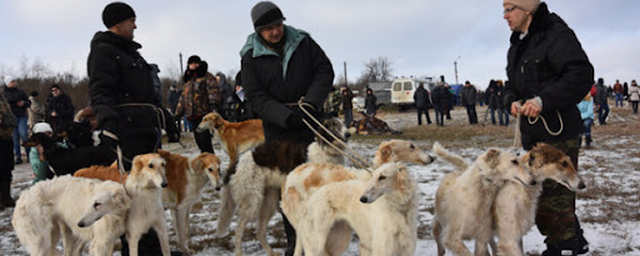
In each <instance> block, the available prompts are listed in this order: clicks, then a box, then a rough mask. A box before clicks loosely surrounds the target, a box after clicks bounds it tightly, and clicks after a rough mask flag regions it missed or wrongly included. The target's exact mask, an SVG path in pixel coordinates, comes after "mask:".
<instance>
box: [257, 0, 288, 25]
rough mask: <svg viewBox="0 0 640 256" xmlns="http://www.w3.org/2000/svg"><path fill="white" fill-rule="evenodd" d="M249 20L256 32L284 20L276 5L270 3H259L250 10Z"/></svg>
mask: <svg viewBox="0 0 640 256" xmlns="http://www.w3.org/2000/svg"><path fill="white" fill-rule="evenodd" d="M251 20H252V21H253V28H254V29H255V30H256V32H260V30H262V29H264V28H267V27H269V26H273V25H275V24H278V23H279V22H282V21H284V20H286V18H285V17H284V16H282V11H280V8H278V6H277V5H275V4H274V3H272V2H270V1H264V2H259V3H257V4H256V5H255V6H253V8H252V9H251Z"/></svg>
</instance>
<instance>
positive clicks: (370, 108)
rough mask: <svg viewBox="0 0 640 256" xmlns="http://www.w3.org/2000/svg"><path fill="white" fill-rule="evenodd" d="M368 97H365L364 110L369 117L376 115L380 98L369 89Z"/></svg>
mask: <svg viewBox="0 0 640 256" xmlns="http://www.w3.org/2000/svg"><path fill="white" fill-rule="evenodd" d="M366 92H367V95H366V96H365V97H364V110H365V114H367V115H368V116H375V115H376V107H377V106H376V104H378V103H377V102H378V98H376V95H374V94H373V91H372V90H371V88H367V91H366Z"/></svg>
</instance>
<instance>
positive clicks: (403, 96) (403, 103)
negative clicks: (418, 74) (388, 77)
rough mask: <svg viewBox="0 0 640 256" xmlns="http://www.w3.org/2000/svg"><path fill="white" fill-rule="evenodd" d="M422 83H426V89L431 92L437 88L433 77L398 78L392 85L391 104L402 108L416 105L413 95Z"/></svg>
mask: <svg viewBox="0 0 640 256" xmlns="http://www.w3.org/2000/svg"><path fill="white" fill-rule="evenodd" d="M420 83H424V86H425V87H424V88H425V89H426V90H427V91H429V92H431V90H432V89H433V88H434V87H435V86H436V82H435V81H433V79H432V78H431V77H426V78H413V77H410V78H404V77H403V78H397V79H395V80H393V82H392V83H391V103H392V104H394V105H398V106H400V107H407V106H410V105H413V104H414V101H413V93H414V92H415V91H416V89H417V88H418V86H419V85H420Z"/></svg>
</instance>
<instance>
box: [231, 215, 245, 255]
mask: <svg viewBox="0 0 640 256" xmlns="http://www.w3.org/2000/svg"><path fill="white" fill-rule="evenodd" d="M239 213H240V216H239V218H238V224H237V226H236V235H235V241H234V244H235V246H236V256H242V255H243V253H242V237H243V236H244V228H245V227H246V226H247V222H249V216H246V215H244V214H242V212H239Z"/></svg>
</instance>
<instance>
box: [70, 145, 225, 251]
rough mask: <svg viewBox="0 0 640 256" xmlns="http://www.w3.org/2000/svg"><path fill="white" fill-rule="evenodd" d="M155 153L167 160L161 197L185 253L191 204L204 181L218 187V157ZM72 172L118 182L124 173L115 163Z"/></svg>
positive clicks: (163, 151)
mask: <svg viewBox="0 0 640 256" xmlns="http://www.w3.org/2000/svg"><path fill="white" fill-rule="evenodd" d="M158 154H159V155H160V156H162V158H164V159H165V161H166V162H167V165H166V168H165V173H166V177H167V182H168V186H167V187H166V188H165V189H163V190H162V201H163V203H164V207H165V208H169V209H171V213H172V215H173V219H174V221H173V224H174V229H175V231H176V234H177V235H178V241H179V242H178V245H179V246H180V250H181V251H182V253H183V254H185V255H189V254H190V250H189V241H190V235H189V212H190V211H191V208H192V207H193V205H194V204H196V203H197V202H200V198H201V195H202V191H203V190H204V187H205V186H206V185H207V183H211V185H212V186H213V187H214V188H216V190H219V189H220V186H221V185H222V182H221V178H220V159H219V158H218V157H217V156H216V155H214V154H211V153H202V154H200V155H198V156H196V157H195V158H193V159H191V160H190V159H188V158H187V157H184V156H181V155H179V154H172V153H170V152H169V151H166V150H161V149H160V150H158ZM74 176H76V177H85V178H94V179H100V180H112V181H117V182H121V183H124V182H125V181H126V179H127V176H124V177H123V176H121V174H120V172H119V171H118V169H117V167H115V166H92V167H89V168H84V169H81V170H78V171H77V172H76V173H75V174H74Z"/></svg>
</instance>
